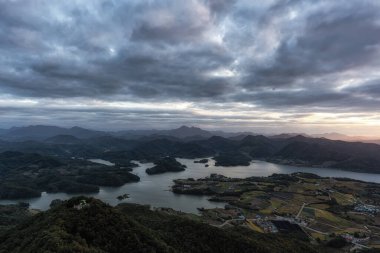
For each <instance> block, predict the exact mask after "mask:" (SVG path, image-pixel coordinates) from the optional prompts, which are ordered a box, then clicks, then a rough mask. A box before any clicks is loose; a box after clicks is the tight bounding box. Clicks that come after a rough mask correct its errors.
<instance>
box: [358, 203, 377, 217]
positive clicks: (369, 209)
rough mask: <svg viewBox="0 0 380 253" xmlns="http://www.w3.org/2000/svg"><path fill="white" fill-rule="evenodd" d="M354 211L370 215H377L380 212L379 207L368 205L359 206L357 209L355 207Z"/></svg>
mask: <svg viewBox="0 0 380 253" xmlns="http://www.w3.org/2000/svg"><path fill="white" fill-rule="evenodd" d="M354 210H355V211H356V212H360V213H369V214H373V215H375V214H377V213H379V212H380V209H379V207H377V206H373V205H366V204H357V205H356V206H355V207H354Z"/></svg>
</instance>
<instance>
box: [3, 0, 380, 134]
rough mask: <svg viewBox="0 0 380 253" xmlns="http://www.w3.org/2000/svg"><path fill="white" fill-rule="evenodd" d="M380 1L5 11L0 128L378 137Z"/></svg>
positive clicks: (205, 2) (7, 4) (128, 2)
mask: <svg viewBox="0 0 380 253" xmlns="http://www.w3.org/2000/svg"><path fill="white" fill-rule="evenodd" d="M379 14H380V2H379V1H377V0H373V1H366V0H350V1H346V0H341V1H339V0H334V1H331V0H329V1H316V0H310V1H291V0H289V1H285V0H278V1H269V0H268V1H251V0H241V1H233V0H182V1H181V0H172V1H169V0H160V1H158V0H157V1H154V0H125V1H121V0H120V1H116V0H114V1H110V0H104V1H101V0H92V1H87V0H82V1H80V0H76V1H75V0H73V1H61V0H34V1H27V0H24V1H20V0H8V1H6V0H0V117H1V120H0V126H2V127H9V126H11V125H28V124H56V125H63V126H73V125H80V126H85V127H92V128H96V129H131V128H144V129H145V128H167V127H176V126H178V125H182V124H189V125H197V126H202V127H206V128H218V129H220V128H226V129H230V130H245V129H247V130H257V131H261V132H275V131H304V132H324V131H337V132H339V131H340V132H345V133H350V134H372V135H379V136H380V71H379V70H380V15H379Z"/></svg>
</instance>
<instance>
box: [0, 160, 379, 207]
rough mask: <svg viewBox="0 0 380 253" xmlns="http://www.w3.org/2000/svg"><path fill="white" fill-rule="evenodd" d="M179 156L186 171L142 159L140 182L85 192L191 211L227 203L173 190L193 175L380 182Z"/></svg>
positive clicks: (375, 177) (46, 197) (43, 202)
mask: <svg viewBox="0 0 380 253" xmlns="http://www.w3.org/2000/svg"><path fill="white" fill-rule="evenodd" d="M177 160H178V161H179V162H181V163H182V164H185V165H186V166H187V168H186V170H185V171H182V172H168V173H164V174H158V175H151V176H149V175H147V174H146V173H145V169H147V168H150V167H152V166H153V164H152V163H145V164H141V163H138V164H139V167H137V168H135V169H134V170H133V173H135V174H137V175H138V176H139V177H140V179H141V181H140V182H137V183H129V184H125V185H123V186H121V187H100V191H99V193H95V194H85V195H86V196H93V197H95V198H98V199H101V200H102V201H104V202H106V203H109V204H110V205H117V204H119V203H123V202H131V203H138V204H149V205H151V206H152V207H171V208H173V209H175V210H179V211H183V212H188V213H198V210H197V207H204V208H213V207H224V204H223V203H216V202H210V201H208V198H209V197H207V196H191V195H180V194H174V193H172V192H171V191H170V187H171V186H172V185H173V180H174V179H178V178H190V177H192V178H195V179H197V178H202V177H206V176H209V175H210V174H211V173H218V174H222V175H224V176H227V177H238V178H245V177H250V176H269V175H271V174H273V173H283V174H289V173H293V172H310V173H314V174H317V175H320V176H323V177H347V178H352V179H357V180H362V181H367V182H375V183H380V174H369V173H356V172H348V171H342V170H336V169H324V168H307V167H294V166H287V165H279V164H273V163H269V162H265V161H253V162H252V163H251V164H250V166H236V167H216V166H214V163H215V162H214V161H213V160H209V167H207V168H206V167H205V166H204V164H200V163H194V161H195V160H194V159H177ZM92 161H93V162H98V163H102V164H106V165H112V164H111V163H109V162H107V161H104V160H99V159H93V160H92ZM125 193H127V194H129V197H130V198H127V199H125V200H123V201H119V200H117V196H119V195H123V194H125ZM77 195H80V194H77ZM82 195H84V194H82ZM73 196H75V195H72V194H66V193H43V194H42V196H41V197H39V198H33V199H20V200H15V201H12V200H2V201H0V204H10V203H17V202H19V201H24V202H28V203H30V207H31V208H36V209H42V210H46V209H48V208H49V205H50V202H51V201H52V200H54V199H63V200H64V199H68V198H71V197H73Z"/></svg>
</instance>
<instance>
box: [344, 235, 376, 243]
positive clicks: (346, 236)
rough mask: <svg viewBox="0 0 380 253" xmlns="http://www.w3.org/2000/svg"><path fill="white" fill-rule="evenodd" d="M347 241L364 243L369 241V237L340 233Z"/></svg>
mask: <svg viewBox="0 0 380 253" xmlns="http://www.w3.org/2000/svg"><path fill="white" fill-rule="evenodd" d="M341 236H342V237H343V238H344V239H345V240H346V241H347V242H349V243H358V244H365V243H367V242H368V241H369V239H370V238H369V237H363V238H356V237H355V236H353V235H350V234H343V235H341Z"/></svg>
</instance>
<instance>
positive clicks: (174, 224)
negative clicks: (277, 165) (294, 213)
mask: <svg viewBox="0 0 380 253" xmlns="http://www.w3.org/2000/svg"><path fill="white" fill-rule="evenodd" d="M0 252H1V253H3V252H15V253H17V252H23V253H29V252H111V253H113V252H114V253H117V252H257V253H266V252H268V253H269V252H295V253H296V252H316V251H315V250H314V249H313V248H312V247H311V246H309V245H308V244H307V243H305V242H302V241H297V240H295V239H292V238H289V237H275V236H270V235H264V234H256V233H254V232H250V231H248V230H246V229H243V230H222V229H219V228H215V227H211V226H209V225H207V224H203V223H200V222H197V221H194V220H190V219H188V218H185V217H182V216H178V215H168V214H165V213H162V212H154V211H150V210H149V209H148V208H144V207H142V206H135V205H131V204H123V205H121V206H119V207H116V208H113V207H110V206H108V205H106V204H104V203H102V202H101V201H99V200H96V199H93V198H84V197H78V198H73V199H71V200H68V201H65V202H63V203H62V204H61V205H58V206H56V207H54V208H52V209H51V210H49V211H46V212H43V213H40V214H37V215H35V216H34V217H33V218H31V219H29V220H28V221H26V222H23V223H21V224H19V225H18V226H16V227H14V228H11V229H9V230H7V231H5V232H4V233H2V234H0Z"/></svg>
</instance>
